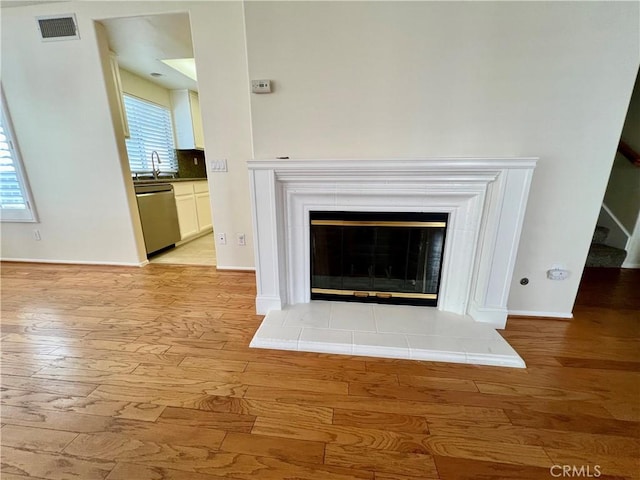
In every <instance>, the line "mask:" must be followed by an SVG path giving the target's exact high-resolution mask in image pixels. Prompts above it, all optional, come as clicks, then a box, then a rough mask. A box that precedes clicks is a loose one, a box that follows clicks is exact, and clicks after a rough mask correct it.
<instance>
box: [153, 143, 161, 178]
mask: <svg viewBox="0 0 640 480" xmlns="http://www.w3.org/2000/svg"><path fill="white" fill-rule="evenodd" d="M154 153H155V155H156V158H157V159H158V169H157V170H156V164H155V162H154V161H153V154H154ZM161 163H162V162H161V161H160V154H159V153H158V152H156V151H155V150H154V151H153V152H151V168H152V170H153V178H155V179H157V178H158V175H159V174H160V164H161Z"/></svg>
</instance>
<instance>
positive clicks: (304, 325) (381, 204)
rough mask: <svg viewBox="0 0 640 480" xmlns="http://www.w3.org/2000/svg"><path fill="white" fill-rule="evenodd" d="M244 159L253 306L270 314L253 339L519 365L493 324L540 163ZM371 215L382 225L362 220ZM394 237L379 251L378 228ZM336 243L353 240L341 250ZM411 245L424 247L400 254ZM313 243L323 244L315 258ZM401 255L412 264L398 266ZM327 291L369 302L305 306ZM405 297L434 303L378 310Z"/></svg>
mask: <svg viewBox="0 0 640 480" xmlns="http://www.w3.org/2000/svg"><path fill="white" fill-rule="evenodd" d="M248 165H249V178H250V181H251V200H252V213H253V225H254V235H255V237H254V240H255V258H256V283H257V296H256V311H257V312H258V313H260V314H266V316H265V318H264V320H263V322H262V324H261V325H260V328H259V329H258V331H257V332H256V334H255V336H254V337H253V339H252V340H251V344H250V345H251V346H252V347H255V348H276V349H284V350H297V351H309V352H322V353H340V354H346V355H369V356H381V357H392V358H405V359H413V360H432V361H446V362H461V363H473V364H482V365H502V366H511V367H520V368H522V367H524V366H525V364H524V361H523V360H522V358H520V357H519V356H518V354H517V352H515V351H514V350H513V348H511V346H510V345H509V344H508V343H507V342H506V341H505V340H504V339H503V338H502V337H501V336H500V335H499V334H498V332H497V331H496V330H495V329H496V328H504V326H505V324H506V320H507V313H508V310H507V302H508V298H509V289H510V286H511V284H512V275H513V269H514V265H515V260H516V254H517V249H518V242H519V238H520V232H521V229H522V222H523V219H524V212H525V207H526V202H527V196H528V193H529V186H530V183H531V178H532V175H533V169H534V168H535V165H536V159H534V158H488V159H487V158H434V159H404V160H403V159H389V160H387V159H360V160H342V159H335V160H322V159H315V160H280V159H276V160H251V161H249V162H248ZM399 212H401V213H399ZM424 212H429V213H428V214H427V216H426V217H425V216H423V215H424ZM430 215H433V216H430ZM354 222H357V223H356V224H354ZM390 222H391V223H394V225H390ZM397 222H405V223H407V224H409V225H413V223H414V222H416V223H419V224H421V225H422V226H421V227H416V228H417V229H416V230H413V228H414V227H412V226H411V227H408V230H404V233H402V234H399V232H401V231H402V230H399V229H402V228H407V227H401V226H399V225H397ZM430 222H432V223H434V224H438V223H440V222H444V223H445V224H446V227H444V228H445V230H442V228H443V227H442V226H440V225H438V226H435V225H434V226H430V227H426V231H425V230H422V227H423V226H424V223H430ZM363 223H364V224H365V225H363ZM371 223H375V224H382V225H378V226H374V227H373V228H368V227H369V226H371V225H370V224H371ZM336 224H337V225H336ZM366 224H369V225H368V226H367V225H366ZM363 227H367V228H363ZM394 229H396V230H394ZM431 229H434V230H431ZM407 232H411V233H407ZM391 234H393V235H394V236H395V235H399V237H398V238H400V240H399V239H398V238H395V239H393V240H389V239H388V238H385V239H384V241H383V242H382V243H386V244H387V247H386V248H385V251H383V252H378V251H377V247H376V246H375V245H376V242H377V241H376V236H377V237H378V238H380V237H385V236H389V235H391ZM402 235H404V237H402ZM423 237H424V238H423ZM345 238H349V239H350V242H349V243H351V246H348V247H345V246H344V239H345ZM418 239H419V240H418ZM351 240H353V242H351ZM361 241H364V244H365V245H368V246H367V247H362V246H360V242H361ZM412 242H413V243H416V244H418V245H422V251H421V250H420V246H416V247H411V246H410V248H408V249H407V248H404V247H403V248H402V249H400V248H399V245H400V244H403V245H406V244H411V243H412ZM322 243H324V244H325V246H326V247H327V248H326V249H325V252H324V253H322V252H320V253H319V252H318V247H319V246H321V247H322V245H321V244H322ZM372 243H373V244H374V247H373V248H372V247H371V244H372ZM377 243H381V242H379V241H378V242H377ZM338 245H339V247H338ZM334 247H336V248H337V250H336V248H334ZM323 248H324V247H323ZM423 254H424V255H423ZM412 256H413V257H415V258H411V257H412ZM408 260H410V263H412V264H413V267H411V268H409V267H408V266H406V265H405V266H403V265H402V264H403V262H404V263H406V262H407V261H408ZM432 260H436V262H435V263H434V262H432ZM425 263H428V264H429V265H430V266H428V267H427V268H426V269H424V268H423V265H424V264H425ZM434 265H435V266H434ZM413 282H415V285H413ZM399 285H400V287H402V288H400V287H399ZM383 286H384V287H385V288H382V287H383ZM319 289H320V290H319ZM314 290H315V291H314ZM327 290H328V291H329V294H330V295H335V296H336V298H340V299H341V300H344V299H347V298H349V299H352V300H353V299H357V300H365V301H364V302H345V301H317V300H314V298H315V296H316V295H317V294H321V293H327ZM406 290H410V292H407V291H406ZM406 293H409V294H413V295H415V294H418V295H423V296H427V297H428V296H435V298H424V297H423V298H413V299H411V301H412V302H414V301H418V300H420V301H425V303H426V302H429V303H430V304H432V305H433V304H434V303H435V307H423V306H415V305H385V304H381V303H382V302H387V301H390V300H392V301H394V302H398V303H400V302H403V301H405V300H401V301H400V302H399V300H400V299H401V298H404V295H405V294H406ZM393 297H396V298H395V299H394V298H393Z"/></svg>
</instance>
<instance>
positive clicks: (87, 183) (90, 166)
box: [1, 5, 144, 264]
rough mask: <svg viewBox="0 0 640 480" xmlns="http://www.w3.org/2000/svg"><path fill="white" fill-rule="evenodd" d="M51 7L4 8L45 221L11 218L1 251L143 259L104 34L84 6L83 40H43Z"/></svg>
mask: <svg viewBox="0 0 640 480" xmlns="http://www.w3.org/2000/svg"><path fill="white" fill-rule="evenodd" d="M65 7H66V8H65V10H64V11H65V12H68V11H69V10H68V9H71V11H73V7H71V6H69V5H65ZM51 10H52V7H49V6H43V7H42V9H24V8H15V9H3V10H2V83H3V86H4V88H5V92H6V98H7V103H8V106H9V111H10V114H11V116H12V118H13V123H14V127H15V133H16V137H17V142H18V143H19V146H20V149H21V152H22V157H23V161H24V164H25V169H26V171H27V175H28V178H29V181H30V185H31V190H32V192H33V197H34V202H35V205H36V209H37V211H38V216H39V219H40V222H39V223H38V224H16V223H3V224H2V253H1V256H2V258H3V259H33V260H47V261H73V262H99V263H124V264H139V263H140V262H141V261H143V260H144V257H142V256H141V253H143V252H141V251H140V249H139V248H138V244H137V234H138V233H139V222H137V225H136V223H135V222H134V221H133V220H132V217H131V210H130V203H129V200H130V197H129V196H128V192H127V189H126V186H125V184H124V181H123V171H122V168H121V163H120V161H121V154H122V151H121V149H120V147H119V145H118V142H117V141H116V130H115V127H114V122H113V119H112V116H111V113H110V101H109V100H110V99H109V97H108V95H107V90H106V88H105V77H104V75H103V65H102V61H101V56H100V54H99V52H100V50H99V48H100V47H102V48H105V47H106V43H105V42H101V44H100V47H99V43H98V39H97V37H96V31H95V29H94V25H93V22H92V21H91V20H90V19H89V18H87V17H86V16H83V15H79V16H78V23H79V29H80V32H81V35H82V40H79V41H65V42H48V43H43V42H42V41H41V40H40V39H39V34H38V30H37V29H36V28H35V20H34V15H36V14H41V13H46V12H50V11H51ZM35 228H37V229H38V230H39V231H40V234H41V237H42V240H41V241H35V240H34V235H33V230H34V229H35Z"/></svg>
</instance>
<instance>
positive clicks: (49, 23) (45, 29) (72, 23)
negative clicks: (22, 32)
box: [36, 13, 80, 42]
mask: <svg viewBox="0 0 640 480" xmlns="http://www.w3.org/2000/svg"><path fill="white" fill-rule="evenodd" d="M36 20H37V21H38V30H40V36H41V37H42V41H43V42H52V41H56V40H76V39H79V38H80V34H79V33H78V24H77V22H76V16H75V15H74V14H72V13H71V14H67V15H51V16H46V17H36Z"/></svg>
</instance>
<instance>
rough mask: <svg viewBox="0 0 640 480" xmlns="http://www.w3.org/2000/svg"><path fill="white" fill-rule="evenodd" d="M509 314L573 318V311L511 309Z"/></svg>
mask: <svg viewBox="0 0 640 480" xmlns="http://www.w3.org/2000/svg"><path fill="white" fill-rule="evenodd" d="M509 315H516V316H518V317H547V318H573V313H571V312H569V313H565V312H539V311H534V310H509Z"/></svg>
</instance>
